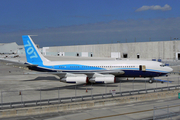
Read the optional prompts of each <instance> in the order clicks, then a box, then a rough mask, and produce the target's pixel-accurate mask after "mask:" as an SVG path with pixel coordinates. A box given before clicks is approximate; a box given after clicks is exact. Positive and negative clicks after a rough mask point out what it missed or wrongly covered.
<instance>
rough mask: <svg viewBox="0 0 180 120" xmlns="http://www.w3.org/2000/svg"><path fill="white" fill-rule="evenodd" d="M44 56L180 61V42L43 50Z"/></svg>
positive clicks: (63, 47) (46, 48) (49, 48)
mask: <svg viewBox="0 0 180 120" xmlns="http://www.w3.org/2000/svg"><path fill="white" fill-rule="evenodd" d="M42 49H43V50H44V51H43V54H44V55H56V56H77V57H79V56H80V57H108V58H110V57H111V58H130V59H168V60H172V59H173V60H180V41H179V40H172V41H156V42H136V43H113V44H95V45H75V46H55V47H45V48H42Z"/></svg>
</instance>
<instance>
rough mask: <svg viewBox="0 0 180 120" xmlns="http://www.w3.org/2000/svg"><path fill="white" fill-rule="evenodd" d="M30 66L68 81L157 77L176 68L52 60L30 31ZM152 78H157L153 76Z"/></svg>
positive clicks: (145, 63) (152, 63)
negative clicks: (38, 47) (46, 55)
mask: <svg viewBox="0 0 180 120" xmlns="http://www.w3.org/2000/svg"><path fill="white" fill-rule="evenodd" d="M22 39H23V43H24V48H25V52H26V58H27V64H28V65H29V66H28V68H29V69H31V70H35V71H41V72H46V73H51V74H55V75H57V76H59V77H60V81H61V82H66V83H88V82H91V83H115V82H116V77H149V78H153V77H157V76H163V75H166V74H167V73H169V72H171V71H172V68H170V67H168V66H165V65H164V64H162V63H160V62H156V61H141V60H112V61H50V60H48V59H46V58H45V57H44V56H43V55H42V54H41V53H40V52H39V51H38V49H37V47H36V45H35V44H34V42H33V41H32V39H31V37H30V36H29V35H24V36H22ZM149 82H153V80H152V79H150V81H149Z"/></svg>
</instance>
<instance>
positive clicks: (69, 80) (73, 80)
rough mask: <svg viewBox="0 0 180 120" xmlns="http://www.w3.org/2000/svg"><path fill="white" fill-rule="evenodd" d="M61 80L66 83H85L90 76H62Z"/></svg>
mask: <svg viewBox="0 0 180 120" xmlns="http://www.w3.org/2000/svg"><path fill="white" fill-rule="evenodd" d="M60 81H61V82H65V83H76V84H84V83H88V77H86V76H78V77H74V76H72V77H64V78H61V79H60Z"/></svg>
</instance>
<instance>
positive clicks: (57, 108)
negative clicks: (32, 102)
mask: <svg viewBox="0 0 180 120" xmlns="http://www.w3.org/2000/svg"><path fill="white" fill-rule="evenodd" d="M179 92H180V90H171V91H163V92H156V93H148V94H141V95H132V96H124V97H116V98H108V99H100V100H90V101H82V102H72V103H61V104H54V105H44V106H35V107H24V108H13V109H6V110H0V118H4V117H14V116H26V115H36V114H44V113H53V112H62V111H63V112H64V111H69V110H78V109H86V108H93V107H103V106H108V105H118V104H123V103H133V102H140V101H149V100H156V99H162V98H169V97H178V93H179Z"/></svg>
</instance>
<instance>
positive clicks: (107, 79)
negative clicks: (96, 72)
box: [89, 75, 116, 83]
mask: <svg viewBox="0 0 180 120" xmlns="http://www.w3.org/2000/svg"><path fill="white" fill-rule="evenodd" d="M89 82H91V83H115V82H116V78H115V77H114V76H111V75H104V76H99V77H92V78H90V79H89Z"/></svg>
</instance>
